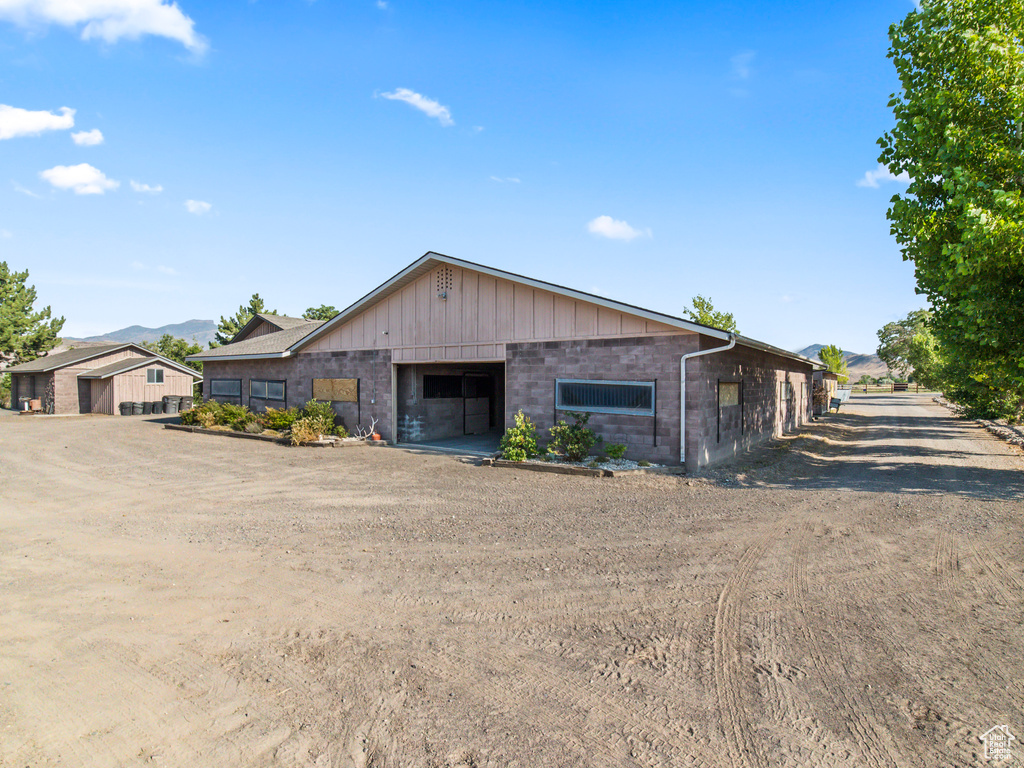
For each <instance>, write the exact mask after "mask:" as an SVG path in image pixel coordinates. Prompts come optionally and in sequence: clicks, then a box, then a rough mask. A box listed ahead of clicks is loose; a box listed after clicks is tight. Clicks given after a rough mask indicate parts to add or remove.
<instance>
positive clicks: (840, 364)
mask: <svg viewBox="0 0 1024 768" xmlns="http://www.w3.org/2000/svg"><path fill="white" fill-rule="evenodd" d="M818 359H819V360H821V362H823V363H824V364H825V369H826V370H828V371H831V372H832V373H835V374H837V375H838V376H839V383H840V384H845V383H846V381H847V379H849V378H850V377H849V376H848V375H847V373H846V371H847V367H846V355H845V354H844V353H843V350H842V349H840V348H839V347H837V346H836V345H835V344H829V345H828V346H827V347H822V348H821V349H819V350H818Z"/></svg>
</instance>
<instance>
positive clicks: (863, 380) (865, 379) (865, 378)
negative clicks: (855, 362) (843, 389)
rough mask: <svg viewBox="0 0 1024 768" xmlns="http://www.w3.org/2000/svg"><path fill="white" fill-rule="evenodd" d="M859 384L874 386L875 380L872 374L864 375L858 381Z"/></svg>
mask: <svg viewBox="0 0 1024 768" xmlns="http://www.w3.org/2000/svg"><path fill="white" fill-rule="evenodd" d="M857 383H858V384H874V383H875V380H874V379H873V378H872V377H871V375H870V374H867V373H862V374H861V377H860V378H859V379H857Z"/></svg>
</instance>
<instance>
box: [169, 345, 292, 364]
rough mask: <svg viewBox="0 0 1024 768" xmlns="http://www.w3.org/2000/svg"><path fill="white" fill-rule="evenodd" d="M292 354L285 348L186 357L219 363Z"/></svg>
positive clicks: (192, 359)
mask: <svg viewBox="0 0 1024 768" xmlns="http://www.w3.org/2000/svg"><path fill="white" fill-rule="evenodd" d="M219 349H223V347H219ZM291 356H292V353H291V351H289V350H285V351H284V352H260V353H257V354H251V355H213V356H210V357H202V356H200V355H189V356H188V357H186V358H185V359H186V360H191V361H192V362H196V363H219V362H221V361H222V360H279V359H280V358H282V357H291Z"/></svg>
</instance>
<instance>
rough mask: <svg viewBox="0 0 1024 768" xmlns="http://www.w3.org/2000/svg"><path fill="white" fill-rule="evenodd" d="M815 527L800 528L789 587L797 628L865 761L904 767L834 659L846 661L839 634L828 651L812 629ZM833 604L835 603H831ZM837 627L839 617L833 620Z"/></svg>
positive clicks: (880, 766)
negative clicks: (809, 599)
mask: <svg viewBox="0 0 1024 768" xmlns="http://www.w3.org/2000/svg"><path fill="white" fill-rule="evenodd" d="M812 530H813V525H812V524H811V523H806V524H804V525H799V526H797V527H796V531H795V536H794V546H793V555H794V556H793V560H792V566H791V569H790V574H789V583H788V585H787V587H788V591H789V594H790V597H791V599H792V601H793V606H794V610H795V611H796V613H797V614H798V620H797V625H798V626H799V628H800V633H801V635H802V636H803V639H804V642H805V643H806V645H807V649H808V654H809V655H810V659H811V664H812V666H813V667H814V670H815V672H816V676H817V678H818V681H819V682H820V683H821V685H822V687H823V688H824V689H825V692H826V693H827V694H828V696H829V699H830V700H831V702H832V704H833V706H834V707H835V708H836V709H837V710H839V711H840V712H842V713H843V715H845V718H846V722H847V723H848V724H849V727H850V732H851V734H850V735H851V736H852V737H853V739H854V741H855V742H856V743H857V744H859V745H860V746H861V749H862V750H863V751H862V756H863V757H864V759H865V761H866V762H867V763H868V764H869V765H872V766H876V767H877V768H888V767H889V766H900V765H901V762H900V760H899V754H898V749H897V748H896V745H895V744H894V743H893V741H892V737H891V736H890V734H889V733H888V731H887V730H886V729H885V728H883V727H882V726H881V724H880V723H878V722H877V720H876V718H875V717H873V716H871V715H870V714H866V713H871V712H872V711H873V710H872V708H871V707H870V705H869V703H868V702H866V701H865V700H864V698H863V697H861V696H859V695H857V693H856V692H855V691H854V690H853V689H852V688H851V687H849V686H847V685H846V684H845V683H844V682H843V681H846V680H850V679H851V676H850V674H849V670H847V669H846V665H845V664H844V663H843V662H842V661H839V662H838V663H834V662H833V659H834V658H836V659H842V658H844V651H843V648H842V645H841V643H840V642H839V637H838V634H837V635H836V638H835V640H836V642H835V645H834V647H833V648H831V649H826V648H825V645H824V643H823V642H822V640H821V639H820V638H819V637H818V634H817V632H815V631H814V629H812V624H813V622H811V621H808V620H807V618H808V617H809V616H810V608H809V606H808V602H807V596H808V594H809V592H810V578H809V577H808V575H807V561H808V553H809V542H810V538H811V533H812ZM829 602H833V601H829ZM829 618H830V619H832V621H831V622H830V623H832V624H833V626H834V625H835V617H834V616H829Z"/></svg>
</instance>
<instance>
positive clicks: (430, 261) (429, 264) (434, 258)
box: [189, 251, 822, 368]
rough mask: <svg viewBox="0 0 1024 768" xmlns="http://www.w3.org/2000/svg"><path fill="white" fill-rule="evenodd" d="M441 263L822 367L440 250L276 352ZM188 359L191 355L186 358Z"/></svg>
mask: <svg viewBox="0 0 1024 768" xmlns="http://www.w3.org/2000/svg"><path fill="white" fill-rule="evenodd" d="M442 264H448V265H451V266H454V267H462V268H465V269H471V270H475V271H477V272H480V273H482V274H485V275H490V276H491V277H496V278H500V279H503V280H511V281H512V282H515V283H521V284H523V285H529V286H531V287H533V288H540V289H541V290H545V291H550V292H551V293H554V294H558V295H560V296H566V297H568V298H571V299H579V300H581V301H586V302H589V303H591V304H596V305H598V306H600V307H605V308H607V309H612V310H616V311H618V312H625V313H626V314H630V315H634V316H636V317H642V318H644V319H647V320H653V321H655V322H659V323H664V324H665V325H669V326H672V327H675V328H679V329H680V330H685V331H691V332H694V333H702V334H704V335H705V336H711V337H713V338H717V339H721V340H723V341H728V340H729V339H731V338H733V337H734V336H735V338H736V343H737V344H741V345H743V346H745V347H750V348H753V349H759V350H762V351H764V352H770V353H771V354H773V355H779V356H780V357H787V358H789V359H791V360H797V361H799V362H803V363H808V364H810V365H811V366H813V367H815V368H819V367H822V366H821V364H820V363H817V362H815V361H814V360H811V359H810V358H807V357H804V356H803V355H799V354H796V353H795V352H790V351H788V350H785V349H781V348H779V347H775V346H772V345H771V344H765V343H764V342H761V341H757V340H756V339H751V338H748V337H746V336H741V335H739V334H737V333H730V332H729V331H723V330H721V329H720V328H712V327H711V326H708V325H701V324H700V323H694V322H692V321H691V320H684V319H683V318H681V317H674V316H673V315H666V314H662V313H661V312H654V311H652V310H650V309H644V308H643V307H637V306H634V305H632V304H624V303H623V302H621V301H614V300H612V299H606V298H605V297H603V296H596V295H594V294H592V293H586V292H584V291H577V290H575V289H573V288H566V287H565V286H561V285H555V284H554V283H546V282H544V281H543V280H534V279H533V278H530V277H524V276H523V275H517V274H515V273H514V272H505V271H504V270H500V269H494V268H493V267H487V266H484V265H483V264H476V263H474V262H472V261H464V260H463V259H456V258H454V257H452V256H445V255H444V254H442V253H435V252H434V251H428V252H427V253H426V254H424V255H423V256H422V257H420V258H419V259H417V260H416V261H414V262H413V263H412V264H410V265H409V266H408V267H406V268H405V269H403V270H402V271H401V272H399V273H398V274H397V275H395V276H394V277H392V278H391V279H390V280H388V281H387V282H385V283H383V284H382V285H380V286H378V287H377V288H375V289H374V290H372V291H370V292H369V293H368V294H366V295H365V296H363V298H361V299H359V300H358V301H357V302H355V303H354V304H352V305H351V306H349V307H346V308H345V309H343V310H342V311H341V312H339V313H338V314H337V315H335V316H334V317H333V318H331V319H330V320H328V321H327V322H325V323H323V324H322V325H321V326H320V327H319V328H317V329H316V330H314V331H313V332H312V333H309V334H307V335H305V336H303V337H302V338H299V339H296V341H295V343H293V344H292V345H291V346H290V347H288V350H287V354H285V355H279V356H280V357H287V356H288V355H291V354H293V353H295V352H298V351H299V350H301V349H303V348H304V347H307V346H309V345H310V344H312V343H313V342H314V341H316V340H317V339H319V338H320V337H322V336H325V335H327V334H328V333H330V332H331V331H332V330H334V329H335V328H338V327H340V326H341V325H343V324H344V323H346V322H347V321H348V320H350V319H352V318H353V317H355V316H356V315H358V314H359V313H360V312H362V311H363V310H365V309H367V308H368V307H370V306H371V305H373V304H376V303H377V302H378V301H381V300H382V299H385V298H387V297H388V296H390V295H391V294H393V293H396V292H397V291H399V290H401V289H402V288H404V287H405V286H407V285H409V283H411V282H413V281H414V280H416V279H417V278H419V277H421V276H422V275H425V274H427V273H428V272H430V271H431V270H432V269H434V268H435V267H438V266H440V265H442ZM189 359H192V358H189Z"/></svg>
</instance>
